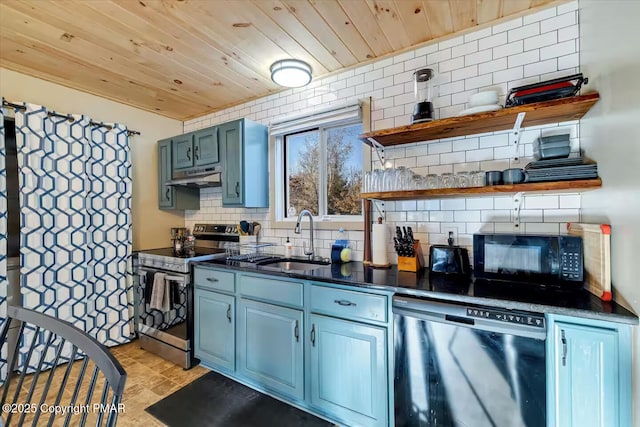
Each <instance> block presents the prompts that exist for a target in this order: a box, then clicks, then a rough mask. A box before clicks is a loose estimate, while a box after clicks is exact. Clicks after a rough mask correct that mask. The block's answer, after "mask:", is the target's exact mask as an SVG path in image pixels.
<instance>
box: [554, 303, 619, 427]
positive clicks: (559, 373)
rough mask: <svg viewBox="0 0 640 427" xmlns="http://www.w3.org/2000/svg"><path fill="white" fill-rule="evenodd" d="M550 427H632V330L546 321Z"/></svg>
mask: <svg viewBox="0 0 640 427" xmlns="http://www.w3.org/2000/svg"><path fill="white" fill-rule="evenodd" d="M549 319H550V322H549V323H550V324H549V328H550V329H549V331H550V332H549V340H548V341H547V346H548V348H547V356H548V357H547V360H548V363H547V370H548V373H547V381H548V382H547V397H548V403H549V404H548V405H547V406H548V411H549V416H548V422H547V424H548V425H549V426H551V427H627V426H630V425H631V382H630V381H631V380H630V378H631V344H630V335H631V331H630V329H631V328H630V326H628V325H620V324H614V323H608V322H601V321H594V320H588V319H580V318H575V317H564V316H549Z"/></svg>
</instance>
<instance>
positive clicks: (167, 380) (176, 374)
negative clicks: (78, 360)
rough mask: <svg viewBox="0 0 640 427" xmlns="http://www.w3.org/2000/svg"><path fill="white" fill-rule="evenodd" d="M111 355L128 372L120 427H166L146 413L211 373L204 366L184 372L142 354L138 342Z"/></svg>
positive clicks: (149, 354)
mask: <svg viewBox="0 0 640 427" xmlns="http://www.w3.org/2000/svg"><path fill="white" fill-rule="evenodd" d="M111 352H112V353H113V355H114V356H115V357H116V358H117V359H118V361H119V362H120V363H121V364H122V367H123V368H124V370H125V371H126V372H127V382H126V385H125V390H124V397H123V400H122V403H124V405H125V407H124V410H125V412H124V413H121V414H120V415H119V416H118V426H123V427H134V426H135V427H137V426H145V427H162V426H164V424H163V423H161V422H159V421H158V420H157V419H156V418H154V417H152V416H151V415H149V414H148V413H147V412H145V410H144V409H145V408H146V407H148V406H151V405H152V404H154V403H156V402H157V401H159V400H162V399H163V398H165V397H167V396H169V395H170V394H171V393H173V392H175V391H177V390H179V389H181V388H182V387H184V386H185V385H187V384H189V383H190V382H192V381H193V380H195V379H196V378H199V377H200V376H202V375H204V374H206V373H207V372H209V370H208V369H205V368H203V367H202V366H196V367H194V368H192V369H190V370H188V371H185V370H183V369H182V368H181V367H179V366H178V365H175V364H173V363H171V362H167V361H166V360H164V359H162V358H160V357H158V356H156V355H155V354H153V353H149V352H147V351H145V350H142V349H141V348H140V346H139V345H138V343H137V341H134V342H132V343H129V344H124V345H121V346H118V347H114V348H112V349H111Z"/></svg>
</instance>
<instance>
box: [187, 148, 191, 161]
mask: <svg viewBox="0 0 640 427" xmlns="http://www.w3.org/2000/svg"><path fill="white" fill-rule="evenodd" d="M187 160H189V161H191V147H188V148H187Z"/></svg>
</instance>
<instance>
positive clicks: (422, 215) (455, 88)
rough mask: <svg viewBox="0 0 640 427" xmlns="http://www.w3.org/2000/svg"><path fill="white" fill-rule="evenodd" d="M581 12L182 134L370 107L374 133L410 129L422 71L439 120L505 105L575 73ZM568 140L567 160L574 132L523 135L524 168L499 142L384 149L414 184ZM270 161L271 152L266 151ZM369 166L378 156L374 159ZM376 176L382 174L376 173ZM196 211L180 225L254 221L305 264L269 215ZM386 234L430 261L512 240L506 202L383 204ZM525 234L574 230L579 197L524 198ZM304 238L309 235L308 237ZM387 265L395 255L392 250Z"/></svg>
mask: <svg viewBox="0 0 640 427" xmlns="http://www.w3.org/2000/svg"><path fill="white" fill-rule="evenodd" d="M577 6H578V4H577V2H570V3H566V4H562V5H559V6H557V7H555V6H554V7H549V8H545V9H543V10H540V11H538V12H536V13H533V14H530V15H528V16H524V17H519V18H515V19H512V20H509V21H506V22H502V23H500V24H497V25H494V26H492V27H487V28H483V29H480V30H476V31H473V32H470V33H467V34H465V35H460V36H456V37H453V38H449V39H447V40H442V41H439V42H433V43H430V44H428V45H425V46H422V47H420V48H418V49H414V50H409V51H407V52H404V53H401V54H398V55H395V56H393V57H389V58H385V59H382V60H378V61H375V62H373V63H371V64H368V65H364V66H360V67H357V68H355V69H351V70H347V71H345V72H342V73H339V74H337V75H333V76H330V77H327V78H324V79H320V80H316V81H313V82H312V83H311V84H310V85H309V86H307V87H305V88H300V89H291V90H286V91H283V92H281V93H278V94H273V95H270V96H267V97H265V98H261V99H258V100H255V101H251V102H248V103H246V104H243V105H239V106H237V107H233V108H229V109H226V110H223V111H219V112H216V113H213V114H209V115H206V116H203V117H199V118H196V119H193V120H190V121H188V122H186V123H185V131H192V130H196V129H201V128H204V127H208V126H211V125H215V124H218V123H223V122H225V121H228V120H233V119H236V118H240V117H246V118H249V119H253V120H256V121H259V122H261V123H264V124H266V125H268V124H270V123H271V122H273V121H276V120H280V119H282V118H283V117H287V116H292V115H299V114H303V113H305V112H312V111H314V110H317V109H326V108H328V107H330V106H332V105H336V106H337V105H344V104H345V103H349V102H353V101H355V100H357V99H360V98H364V97H369V96H370V97H372V99H373V102H372V113H371V120H372V126H373V129H374V130H376V129H385V128H390V127H394V126H401V125H406V124H409V121H410V116H411V113H412V110H413V106H414V103H415V101H414V96H413V83H412V73H413V72H414V71H415V70H416V69H418V68H422V67H425V66H430V67H435V68H436V69H437V70H438V71H439V72H438V74H439V77H438V83H439V84H438V90H439V97H438V98H437V99H435V100H434V101H435V106H436V114H437V115H438V116H439V117H450V116H455V115H456V114H457V113H458V112H460V111H462V110H463V109H464V108H466V107H467V104H466V102H467V100H468V98H469V96H470V95H472V94H473V93H476V92H478V91H479V90H482V89H485V88H496V89H498V90H499V91H500V93H501V94H502V102H504V97H505V96H506V94H507V92H508V90H509V89H510V88H511V87H514V86H518V85H522V84H526V83H532V82H538V81H540V80H541V79H542V80H544V79H548V78H552V77H556V76H566V75H570V74H573V73H575V72H576V71H577V67H578V51H579V49H578V23H577V16H578V13H577ZM559 130H563V131H567V132H570V133H571V137H572V144H573V151H574V153H577V151H578V149H579V140H578V122H570V123H563V124H562V125H561V126H559V125H558V124H550V125H546V126H542V127H535V128H528V129H526V131H525V132H524V133H523V136H522V140H521V144H522V146H521V153H520V154H521V156H524V157H523V158H521V161H520V163H518V164H515V163H513V162H512V161H511V160H510V158H511V157H513V154H514V153H513V152H512V150H511V148H510V147H509V140H508V133H507V132H496V133H487V134H482V135H469V136H468V137H466V138H465V137H461V138H449V139H446V140H441V141H434V142H429V143H415V144H408V145H404V146H401V147H397V148H387V149H385V156H386V158H387V159H390V160H391V161H392V162H393V163H394V164H395V166H401V165H402V166H406V167H409V168H411V169H412V170H413V171H414V172H416V173H419V174H427V173H438V174H439V173H443V172H457V171H459V170H496V169H497V170H503V169H506V168H509V167H524V165H526V163H527V162H528V160H529V158H530V156H532V152H533V150H532V142H533V140H534V139H535V138H536V137H538V136H540V135H541V134H547V133H551V132H558V131H559ZM271 152H272V153H273V150H272V151H271ZM373 158H374V159H375V156H374V157H373ZM374 167H379V165H376V164H374ZM201 196H202V208H201V209H200V210H199V211H187V212H186V225H187V226H188V227H192V226H193V224H194V223H196V222H214V221H217V222H237V221H238V220H240V219H243V218H245V219H248V220H255V221H258V222H260V223H262V225H263V233H262V239H263V240H264V241H268V242H273V243H278V244H282V243H284V241H285V239H286V237H287V236H291V237H292V238H293V237H296V239H294V240H293V243H294V246H295V248H294V252H296V253H298V254H301V246H302V240H301V239H299V238H297V237H299V236H297V235H294V234H293V225H292V226H291V229H276V228H275V227H273V226H272V225H271V221H270V214H269V210H268V209H227V208H222V207H221V200H220V197H221V192H220V190H219V189H207V190H203V191H202V192H201ZM384 209H385V211H386V220H387V224H388V225H389V226H390V227H393V226H395V225H403V226H411V227H412V228H413V230H414V234H415V235H416V237H417V238H418V239H420V242H421V244H423V253H424V254H425V255H427V254H428V243H430V244H440V243H445V242H446V230H448V229H449V228H455V229H456V230H457V231H458V235H459V243H460V244H463V245H466V246H469V245H471V243H472V234H473V233H477V232H480V231H482V232H494V231H495V232H510V231H514V227H513V225H512V223H511V219H512V211H513V203H512V200H511V198H510V197H482V198H457V199H443V200H429V201H406V202H395V203H394V202H387V203H385V205H384ZM521 217H522V220H523V222H524V226H523V227H521V229H522V230H524V231H526V232H530V233H554V234H558V233H560V232H563V231H564V230H565V229H566V228H565V227H564V226H563V225H564V223H565V222H567V221H578V220H580V195H578V194H563V195H554V194H551V195H543V196H527V197H526V198H525V202H524V210H523V211H522V214H521ZM348 237H349V239H350V240H351V241H353V242H354V245H355V249H356V250H355V251H354V258H355V259H356V260H361V259H362V256H363V248H364V245H363V233H362V231H349V236H348ZM305 238H306V235H305ZM336 238H337V232H336V231H335V230H333V231H330V230H326V229H323V230H320V231H319V232H317V233H316V239H317V241H316V248H320V250H319V252H320V255H322V256H325V257H327V256H329V251H330V247H331V244H332V243H333V240H334V239H336ZM388 252H389V255H390V259H391V262H395V260H396V257H395V252H394V251H393V247H392V243H391V242H389V246H388Z"/></svg>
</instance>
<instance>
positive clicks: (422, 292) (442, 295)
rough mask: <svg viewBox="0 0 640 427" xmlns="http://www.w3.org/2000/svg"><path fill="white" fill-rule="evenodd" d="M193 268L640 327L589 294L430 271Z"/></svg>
mask: <svg viewBox="0 0 640 427" xmlns="http://www.w3.org/2000/svg"><path fill="white" fill-rule="evenodd" d="M194 264H195V265H200V266H210V267H216V268H226V269H231V270H236V271H245V272H253V273H263V274H270V275H274V276H284V277H291V278H299V279H304V280H312V281H316V282H326V283H335V284H341V285H348V286H355V287H361V288H368V289H375V290H381V291H387V292H394V293H397V294H402V295H410V296H416V297H423V298H430V299H438V300H442V301H450V302H458V303H465V304H475V305H484V306H489V307H496V308H505V309H510V310H523V311H530V312H534V313H553V314H563V315H567V316H577V317H585V318H591V319H597V320H606V321H612V322H618V323H628V324H638V316H637V315H635V314H634V313H632V312H631V311H629V310H627V309H626V308H624V307H623V306H621V305H619V304H617V303H615V302H606V301H602V300H601V299H600V298H598V297H596V296H595V295H593V294H591V293H590V292H588V291H587V290H585V289H573V290H560V289H557V288H555V287H550V288H540V287H532V286H530V285H529V286H527V285H523V284H510V283H507V282H505V283H500V282H484V281H474V280H473V278H465V279H460V278H458V279H454V278H451V277H448V276H437V277H433V276H432V277H429V274H428V271H427V270H426V269H423V270H422V271H420V272H419V273H411V272H405V271H398V270H397V268H396V266H392V267H391V268H389V269H374V268H371V267H368V266H366V265H364V264H363V263H361V262H350V263H346V264H333V265H326V266H324V265H323V266H318V268H315V269H313V270H308V271H304V272H295V273H294V272H287V271H283V270H281V269H278V268H274V267H269V266H258V265H255V264H250V263H245V262H227V261H226V260H224V259H219V260H211V261H202V262H196V263H194Z"/></svg>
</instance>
